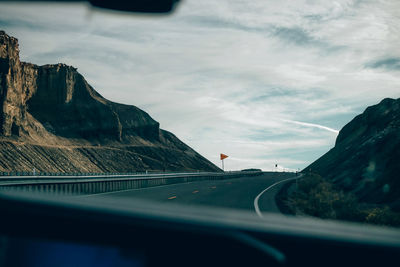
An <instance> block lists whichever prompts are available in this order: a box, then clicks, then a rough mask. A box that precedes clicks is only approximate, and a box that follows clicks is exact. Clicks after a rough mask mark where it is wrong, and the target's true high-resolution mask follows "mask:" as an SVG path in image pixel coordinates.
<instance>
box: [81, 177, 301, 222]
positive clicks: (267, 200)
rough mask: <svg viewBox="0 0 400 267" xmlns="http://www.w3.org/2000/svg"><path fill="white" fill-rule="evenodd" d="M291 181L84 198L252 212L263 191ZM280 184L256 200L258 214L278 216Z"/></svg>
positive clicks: (253, 180)
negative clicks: (139, 200)
mask: <svg viewBox="0 0 400 267" xmlns="http://www.w3.org/2000/svg"><path fill="white" fill-rule="evenodd" d="M291 177H295V175H294V174H293V173H278V172H277V173H265V174H264V175H261V176H256V177H243V178H234V179H227V180H217V181H200V182H191V183H180V184H172V185H164V186H157V187H149V188H143V189H132V190H124V191H117V192H110V193H102V194H96V195H90V196H86V197H97V198H99V197H101V198H113V199H115V198H125V199H128V200H129V201H131V200H133V199H141V200H150V201H157V202H162V203H178V204H183V205H190V206H197V205H202V206H212V207H223V208H232V209H242V210H249V211H255V205H254V199H255V198H256V197H257V196H258V195H259V194H260V193H261V192H262V191H263V190H265V189H266V188H268V187H270V186H271V185H273V184H274V183H277V182H279V181H282V180H285V179H288V178H291ZM283 184H284V183H280V184H278V185H276V186H274V187H272V188H271V189H269V190H267V191H265V192H264V193H263V194H262V195H261V196H260V197H259V198H258V201H257V202H258V207H259V210H260V211H261V212H279V209H278V208H277V206H276V203H275V194H276V193H277V192H278V190H279V188H280V187H281V186H282V185H283ZM259 215H260V214H259Z"/></svg>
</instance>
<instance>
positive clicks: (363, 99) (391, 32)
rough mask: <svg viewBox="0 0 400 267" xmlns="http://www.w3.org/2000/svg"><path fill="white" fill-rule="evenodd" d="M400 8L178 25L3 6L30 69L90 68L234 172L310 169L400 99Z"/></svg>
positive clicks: (180, 12) (248, 13) (286, 7)
mask: <svg viewBox="0 0 400 267" xmlns="http://www.w3.org/2000/svg"><path fill="white" fill-rule="evenodd" d="M399 25H400V1H398V0H387V1H386V0H365V1H361V0H357V1H355V0H340V1H332V0H326V1H320V0H318V1H317V0H315V1H314V0H298V1H288V0H279V1H278V0H276V1H275V0H274V1H272V0H271V1H265V0H253V1H245V0H219V1H213V0H202V1H196V0H185V1H181V4H180V5H179V6H178V8H177V9H176V11H175V12H174V13H173V14H172V15H167V16H154V15H153V16H144V15H138V14H126V13H118V12H105V11H102V10H99V9H94V8H91V7H89V6H87V5H85V4H15V3H1V4H0V29H2V30H5V31H6V33H7V34H9V35H12V36H14V37H16V38H18V39H19V43H20V51H21V52H20V57H21V60H22V61H27V62H32V63H35V64H38V65H44V64H54V63H66V64H68V65H72V66H74V67H76V68H78V71H79V72H80V73H81V74H82V75H84V77H85V78H86V80H87V81H88V82H89V83H90V84H91V85H92V86H93V87H94V88H95V89H96V90H97V91H98V92H99V93H100V94H101V95H103V96H104V97H105V98H107V99H110V100H112V101H115V102H119V103H124V104H130V105H135V106H137V107H139V108H141V109H143V110H145V111H146V112H148V113H149V114H150V115H151V116H152V117H153V118H154V119H155V120H157V121H158V122H160V125H161V128H162V129H165V130H168V131H171V132H173V133H174V134H175V135H176V136H177V137H179V138H180V139H181V140H182V141H184V142H185V143H187V144H188V145H189V146H191V147H192V148H193V149H195V150H196V151H197V152H199V153H200V154H202V155H203V156H205V157H206V158H208V159H209V160H210V161H212V162H213V163H215V164H216V165H217V166H221V162H220V160H219V154H220V153H224V154H226V155H228V156H229V158H227V159H226V160H225V170H240V169H245V168H261V169H263V170H275V164H278V169H279V170H298V169H303V168H305V167H307V166H308V165H309V164H310V163H312V162H313V161H314V160H316V159H318V158H319V157H320V156H322V155H323V154H324V153H326V152H327V151H328V150H329V149H331V148H332V147H333V146H334V143H335V139H336V137H337V135H338V131H339V130H340V129H341V128H342V127H343V126H344V125H345V124H346V123H348V122H349V121H350V120H351V119H353V118H354V117H355V116H356V115H358V114H360V113H362V112H363V111H364V110H365V109H366V108H367V107H368V106H370V105H373V104H377V103H379V102H380V101H381V100H382V99H383V98H386V97H391V98H399V97H400V49H399V44H400V27H399Z"/></svg>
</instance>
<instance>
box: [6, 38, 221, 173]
mask: <svg viewBox="0 0 400 267" xmlns="http://www.w3.org/2000/svg"><path fill="white" fill-rule="evenodd" d="M0 107H1V109H0V130H1V131H0V138H1V142H0V146H2V155H1V156H0V171H16V170H19V171H27V170H31V169H32V168H33V167H35V168H36V169H38V170H43V171H85V172H90V171H96V172H97V171H119V172H122V171H142V170H146V169H149V170H151V169H154V170H164V169H166V170H207V171H219V169H218V168H217V167H216V166H215V165H213V164H212V163H211V162H209V161H208V160H206V159H205V158H203V157H201V156H200V155H199V154H197V153H196V152H195V151H193V150H192V149H191V148H189V147H188V146H186V145H185V144H184V143H182V142H181V141H180V140H179V139H178V138H176V137H175V136H174V135H172V134H171V133H168V132H166V131H164V130H160V128H159V123H158V122H156V121H155V120H153V119H152V118H151V117H150V116H149V115H148V114H147V113H146V112H144V111H142V110H140V109H139V108H137V107H135V106H129V105H122V104H118V103H114V102H111V101H109V100H107V99H105V98H103V97H102V96H101V95H100V94H98V93H97V92H96V91H95V90H94V89H93V88H92V87H91V86H90V85H89V84H88V83H87V82H86V80H85V79H84V77H83V76H82V75H80V74H79V73H78V72H77V70H76V68H74V67H71V66H67V65H65V64H55V65H44V66H37V65H34V64H30V63H24V62H20V60H19V48H18V41H17V39H15V38H13V37H10V36H8V35H7V34H5V32H3V31H0ZM18 151H25V152H24V153H23V154H21V153H20V152H18ZM111 155H112V156H111ZM31 157H33V158H36V159H31ZM75 159H79V160H78V161H77V160H75ZM41 165H42V166H41ZM44 166H46V167H44ZM67 166H68V167H67Z"/></svg>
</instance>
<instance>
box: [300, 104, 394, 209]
mask: <svg viewBox="0 0 400 267" xmlns="http://www.w3.org/2000/svg"><path fill="white" fill-rule="evenodd" d="M310 169H311V170H312V172H316V173H318V174H320V175H321V176H322V177H323V178H325V179H327V180H328V181H330V182H332V183H333V184H334V185H335V186H337V187H338V188H340V189H342V190H344V191H345V192H349V193H352V194H354V195H355V196H356V198H357V200H358V201H359V202H361V203H372V204H384V205H388V206H390V207H391V208H392V209H393V210H395V211H400V99H389V98H387V99H384V100H382V101H381V102H380V103H379V104H377V105H374V106H371V107H368V108H367V109H366V110H365V111H364V112H363V113H362V114H360V115H358V116H357V117H355V118H354V119H353V120H352V121H350V122H349V123H348V124H347V125H345V126H344V127H343V129H342V130H341V131H340V132H339V135H338V137H337V140H336V144H335V147H334V148H332V149H331V150H330V151H329V152H328V153H326V154H325V155H323V156H322V157H321V158H319V159H318V160H317V161H315V162H314V163H312V164H311V165H310V166H309V167H307V168H306V169H305V170H307V171H308V170H310Z"/></svg>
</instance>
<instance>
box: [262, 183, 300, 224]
mask: <svg viewBox="0 0 400 267" xmlns="http://www.w3.org/2000/svg"><path fill="white" fill-rule="evenodd" d="M300 177H301V175H300V176H296V177H292V178H288V179H285V180H282V181H279V182H276V183H274V184H272V185H270V186H268V187H267V188H265V189H264V190H263V191H262V192H261V193H260V194H258V195H257V196H256V198H255V199H254V209H255V210H256V213H257V215H258V216H260V217H261V218H262V217H263V215H262V213H261V211H260V208H259V207H258V200H259V199H260V197H261V196H262V194H264V193H265V192H267V191H268V190H269V189H271V188H272V187H274V186H275V185H277V184H280V183H283V182H286V181H290V180H295V179H298V178H300Z"/></svg>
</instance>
